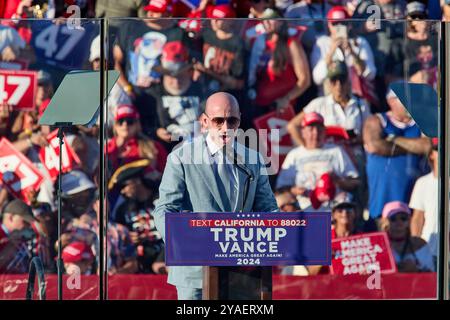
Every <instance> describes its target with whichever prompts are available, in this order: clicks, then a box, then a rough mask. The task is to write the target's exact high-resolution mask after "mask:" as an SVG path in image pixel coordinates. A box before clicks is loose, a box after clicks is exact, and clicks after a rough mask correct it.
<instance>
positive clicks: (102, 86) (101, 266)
mask: <svg viewBox="0 0 450 320" xmlns="http://www.w3.org/2000/svg"><path fill="white" fill-rule="evenodd" d="M100 21H101V22H100V61H101V68H100V179H99V194H100V197H99V198H100V205H99V220H100V221H99V247H100V248H99V299H100V300H106V290H105V286H106V280H105V277H106V275H107V273H106V270H105V260H106V259H105V256H104V255H105V248H104V245H105V239H104V237H105V230H104V229H105V208H104V203H105V192H104V184H105V165H104V164H105V163H104V162H105V155H104V150H105V141H104V140H105V125H104V122H105V111H104V101H105V73H106V70H107V65H106V59H105V24H106V20H105V19H102V20H100Z"/></svg>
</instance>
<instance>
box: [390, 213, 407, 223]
mask: <svg viewBox="0 0 450 320" xmlns="http://www.w3.org/2000/svg"><path fill="white" fill-rule="evenodd" d="M396 221H401V222H406V221H408V215H407V214H406V213H400V214H395V215H393V216H391V217H389V222H396Z"/></svg>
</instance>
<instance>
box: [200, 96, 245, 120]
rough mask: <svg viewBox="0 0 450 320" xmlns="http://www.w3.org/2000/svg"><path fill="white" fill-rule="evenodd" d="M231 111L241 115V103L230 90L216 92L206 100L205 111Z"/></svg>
mask: <svg viewBox="0 0 450 320" xmlns="http://www.w3.org/2000/svg"><path fill="white" fill-rule="evenodd" d="M217 111H218V112H219V113H223V112H230V113H233V115H236V114H238V115H239V103H238V101H237V99H236V98H235V97H234V96H233V95H232V94H229V93H228V92H216V93H214V94H212V95H211V96H209V98H208V100H206V106H205V112H206V113H207V114H208V115H209V112H212V113H216V112H217Z"/></svg>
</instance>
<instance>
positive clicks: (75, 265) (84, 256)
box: [61, 241, 95, 275]
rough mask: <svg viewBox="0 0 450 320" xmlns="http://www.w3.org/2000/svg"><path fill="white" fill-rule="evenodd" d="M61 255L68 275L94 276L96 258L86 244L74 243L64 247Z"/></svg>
mask: <svg viewBox="0 0 450 320" xmlns="http://www.w3.org/2000/svg"><path fill="white" fill-rule="evenodd" d="M61 255H62V260H63V262H64V269H66V273H67V274H69V275H70V274H80V275H89V274H92V272H93V270H92V269H93V264H94V261H95V256H94V253H93V252H92V249H91V248H90V247H89V246H88V245H87V244H86V243H84V242H81V241H76V242H72V243H70V244H68V245H67V246H65V247H64V249H63V251H62V254H61Z"/></svg>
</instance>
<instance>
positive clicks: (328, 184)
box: [309, 173, 336, 209]
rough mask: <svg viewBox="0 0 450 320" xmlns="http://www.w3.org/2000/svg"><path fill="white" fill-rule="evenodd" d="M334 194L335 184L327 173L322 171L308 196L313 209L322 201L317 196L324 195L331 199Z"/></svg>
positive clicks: (318, 206)
mask: <svg viewBox="0 0 450 320" xmlns="http://www.w3.org/2000/svg"><path fill="white" fill-rule="evenodd" d="M335 194H336V186H335V185H334V183H333V179H331V176H330V174H329V173H324V174H323V175H322V176H321V177H320V179H319V180H318V181H317V183H316V187H315V188H314V190H313V191H312V192H311V194H310V196H309V198H310V200H311V204H312V206H313V208H314V209H318V208H320V206H321V205H322V201H320V200H319V197H322V196H326V197H327V198H328V199H329V200H330V201H331V200H333V198H334V195H335Z"/></svg>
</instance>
